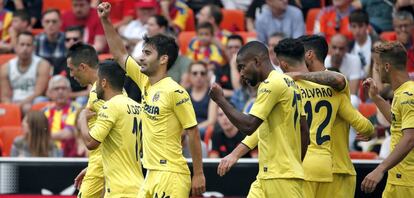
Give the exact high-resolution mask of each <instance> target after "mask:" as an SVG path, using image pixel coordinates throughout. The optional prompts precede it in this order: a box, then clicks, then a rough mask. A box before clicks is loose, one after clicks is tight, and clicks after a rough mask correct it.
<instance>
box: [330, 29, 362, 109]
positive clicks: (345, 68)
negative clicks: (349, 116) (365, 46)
mask: <svg viewBox="0 0 414 198" xmlns="http://www.w3.org/2000/svg"><path fill="white" fill-rule="evenodd" d="M330 50H331V54H330V55H328V56H327V57H326V59H325V66H326V67H327V68H330V67H335V68H338V69H339V71H341V73H342V74H344V75H345V76H346V78H347V79H348V81H349V89H350V91H351V101H352V104H354V106H357V105H356V104H357V103H358V97H357V96H356V94H357V93H358V88H359V83H360V80H362V78H363V76H364V72H363V70H362V64H361V61H360V60H359V57H358V56H355V55H352V54H349V53H347V51H348V41H347V39H346V37H345V36H344V35H342V34H337V35H334V36H332V38H331V43H330Z"/></svg>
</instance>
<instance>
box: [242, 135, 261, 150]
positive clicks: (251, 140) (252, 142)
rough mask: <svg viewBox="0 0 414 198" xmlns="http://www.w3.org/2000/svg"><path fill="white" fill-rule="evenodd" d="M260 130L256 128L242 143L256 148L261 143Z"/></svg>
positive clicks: (250, 147)
mask: <svg viewBox="0 0 414 198" xmlns="http://www.w3.org/2000/svg"><path fill="white" fill-rule="evenodd" d="M258 133H259V132H258V130H256V131H255V132H254V133H253V134H251V135H248V136H246V137H245V138H244V139H243V140H242V143H243V144H244V145H246V146H247V147H249V149H250V150H252V149H254V148H255V147H256V146H257V145H258V144H259V135H258Z"/></svg>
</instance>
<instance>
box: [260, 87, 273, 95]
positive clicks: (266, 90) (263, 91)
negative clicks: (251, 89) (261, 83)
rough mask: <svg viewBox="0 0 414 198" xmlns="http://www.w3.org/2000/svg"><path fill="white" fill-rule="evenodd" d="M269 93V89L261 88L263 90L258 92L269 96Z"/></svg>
mask: <svg viewBox="0 0 414 198" xmlns="http://www.w3.org/2000/svg"><path fill="white" fill-rule="evenodd" d="M270 92H272V91H271V90H269V89H266V88H263V89H260V90H259V93H268V94H270Z"/></svg>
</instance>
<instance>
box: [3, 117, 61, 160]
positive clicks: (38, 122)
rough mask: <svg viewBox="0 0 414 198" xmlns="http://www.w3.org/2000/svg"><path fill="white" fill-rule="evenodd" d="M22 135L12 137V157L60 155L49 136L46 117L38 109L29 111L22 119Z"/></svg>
mask: <svg viewBox="0 0 414 198" xmlns="http://www.w3.org/2000/svg"><path fill="white" fill-rule="evenodd" d="M22 129H23V135H22V136H18V137H16V138H15V139H14V142H13V146H12V148H11V153H10V156H12V157H60V152H59V150H58V149H57V147H56V145H55V144H53V142H52V139H51V138H50V128H49V125H48V121H47V118H46V117H45V115H44V114H43V113H42V112H40V111H30V112H28V113H27V115H26V116H25V117H24V119H23V123H22Z"/></svg>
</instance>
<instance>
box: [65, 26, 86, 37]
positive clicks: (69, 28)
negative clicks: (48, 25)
mask: <svg viewBox="0 0 414 198" xmlns="http://www.w3.org/2000/svg"><path fill="white" fill-rule="evenodd" d="M73 31H78V32H80V35H81V37H83V27H82V26H79V25H73V26H69V27H67V28H66V29H65V34H66V32H73Z"/></svg>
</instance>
